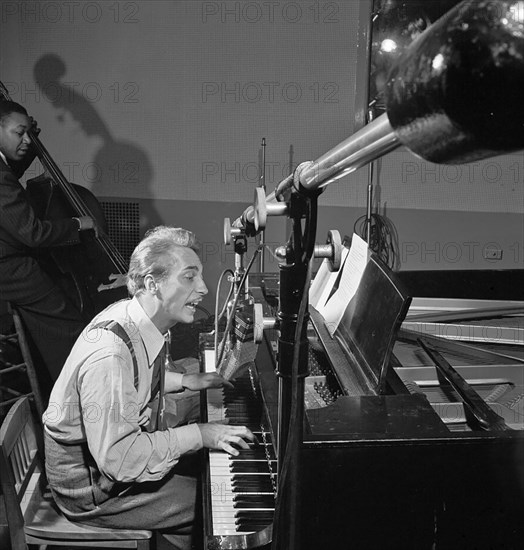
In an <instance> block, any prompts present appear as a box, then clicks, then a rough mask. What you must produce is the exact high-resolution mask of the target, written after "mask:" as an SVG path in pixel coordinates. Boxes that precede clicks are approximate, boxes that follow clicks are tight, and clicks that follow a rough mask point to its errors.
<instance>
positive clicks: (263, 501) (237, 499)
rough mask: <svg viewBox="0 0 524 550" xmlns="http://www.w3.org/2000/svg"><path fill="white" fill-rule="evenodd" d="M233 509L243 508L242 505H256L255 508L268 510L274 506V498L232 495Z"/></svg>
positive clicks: (255, 495)
mask: <svg viewBox="0 0 524 550" xmlns="http://www.w3.org/2000/svg"><path fill="white" fill-rule="evenodd" d="M233 502H234V503H235V504H234V507H235V508H236V507H237V504H238V507H239V508H244V507H245V506H242V505H243V504H258V506H256V507H257V508H269V507H274V506H275V497H274V496H273V495H269V494H268V495H262V494H256V493H254V494H250V495H234V496H233Z"/></svg>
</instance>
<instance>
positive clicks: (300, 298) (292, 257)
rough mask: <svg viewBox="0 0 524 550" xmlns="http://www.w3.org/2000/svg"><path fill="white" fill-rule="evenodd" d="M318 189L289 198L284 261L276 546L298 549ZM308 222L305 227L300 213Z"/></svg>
mask: <svg viewBox="0 0 524 550" xmlns="http://www.w3.org/2000/svg"><path fill="white" fill-rule="evenodd" d="M318 195H320V192H316V193H308V194H307V195H303V194H300V193H293V194H292V195H291V197H290V200H289V217H290V218H291V220H292V232H291V237H290V239H289V241H288V244H287V245H286V262H285V263H282V264H280V266H279V269H280V308H279V313H278V320H279V325H278V326H279V329H280V335H279V339H278V366H277V372H276V374H277V376H278V382H279V389H278V393H279V395H278V403H279V406H278V434H277V446H278V468H279V469H278V476H279V477H278V479H279V483H278V486H279V487H278V493H277V505H276V510H275V521H274V529H273V543H272V547H271V548H272V550H299V549H300V522H299V521H298V518H299V517H300V502H301V485H300V479H301V473H300V472H301V447H302V440H303V416H304V384H305V378H306V376H307V375H308V374H309V369H308V340H307V323H308V319H309V312H308V290H309V283H310V279H311V274H310V260H311V258H312V256H313V252H314V246H315V234H316V225H317V208H318ZM303 218H305V220H306V221H305V227H304V229H302V219H303Z"/></svg>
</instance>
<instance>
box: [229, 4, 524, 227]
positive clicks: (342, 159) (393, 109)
mask: <svg viewBox="0 0 524 550" xmlns="http://www.w3.org/2000/svg"><path fill="white" fill-rule="evenodd" d="M523 89H524V4H523V3H522V1H521V0H511V1H510V0H506V1H504V0H466V1H464V2H461V3H460V4H458V5H457V6H455V8H453V9H452V10H450V11H449V12H448V13H447V14H445V15H444V16H443V17H441V18H440V19H438V20H437V21H436V22H435V23H433V25H431V26H430V27H429V28H428V29H426V30H425V31H424V32H423V33H422V34H421V35H419V37H418V38H417V39H416V40H414V41H413V43H412V44H410V46H409V47H408V48H406V50H405V51H404V52H403V53H402V55H400V56H399V57H398V58H397V60H396V63H395V64H394V65H393V67H392V69H391V71H390V74H389V75H388V80H387V83H386V87H385V93H384V97H385V103H386V113H384V114H383V115H381V116H379V117H377V118H376V119H375V120H374V121H372V122H371V123H370V124H368V125H366V126H365V127H364V128H362V129H361V130H359V131H358V132H356V133H355V134H353V135H352V136H350V137H349V138H347V139H346V140H344V141H343V142H341V143H339V144H338V145H337V146H335V147H334V148H333V149H331V150H330V151H328V152H327V153H325V154H324V155H322V156H321V157H319V158H318V159H317V160H316V161H314V162H309V163H304V165H301V166H299V167H298V169H297V171H296V172H295V173H294V174H292V175H290V176H288V177H287V178H285V179H284V180H282V181H281V182H280V183H279V184H278V186H277V188H276V190H275V191H274V192H273V193H271V194H270V195H268V197H267V199H266V200H267V202H268V203H269V202H272V201H275V200H277V201H278V200H286V195H288V194H289V192H291V191H299V192H308V191H316V190H319V189H322V188H324V187H326V186H327V185H328V184H330V183H331V182H333V181H335V180H336V179H339V178H340V177H342V176H344V175H346V174H349V173H351V172H354V171H355V170H357V169H359V168H361V167H363V166H365V165H366V164H368V163H369V162H371V161H373V160H376V159H377V158H379V157H381V156H383V155H385V154H387V153H389V152H391V151H393V150H395V149H396V148H398V147H399V146H402V145H404V146H406V147H407V148H408V149H409V150H411V151H412V152H413V153H414V154H416V155H418V156H419V157H421V158H423V159H425V160H427V161H430V162H437V163H444V164H459V163H465V162H472V161H473V160H480V159H485V158H489V157H493V156H496V155H501V154H505V153H511V152H514V151H518V150H521V149H524V102H523V101H522V99H521V94H522V90H523ZM254 218H255V216H254V208H253V206H250V207H248V208H247V209H246V210H245V211H244V213H243V214H242V215H241V216H240V217H239V218H238V219H237V220H236V221H235V222H234V225H235V226H236V227H243V228H245V229H246V234H247V235H248V236H252V235H254V234H256V232H257V228H256V227H255V224H254V221H253V220H254Z"/></svg>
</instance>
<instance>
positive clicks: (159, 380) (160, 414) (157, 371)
mask: <svg viewBox="0 0 524 550" xmlns="http://www.w3.org/2000/svg"><path fill="white" fill-rule="evenodd" d="M168 345H169V344H168V341H167V339H166V341H165V342H164V345H163V346H162V349H161V350H160V353H159V354H158V355H157V357H156V359H155V362H154V363H153V375H152V377H151V398H154V397H155V396H156V394H157V393H158V409H157V412H156V427H155V429H157V430H165V423H164V409H165V399H164V379H165V371H166V364H167V362H168V360H169V352H168V349H169V348H168Z"/></svg>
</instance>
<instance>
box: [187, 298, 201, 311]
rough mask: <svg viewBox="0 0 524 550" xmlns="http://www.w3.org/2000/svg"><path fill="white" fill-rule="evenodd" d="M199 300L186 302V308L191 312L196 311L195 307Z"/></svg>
mask: <svg viewBox="0 0 524 550" xmlns="http://www.w3.org/2000/svg"><path fill="white" fill-rule="evenodd" d="M199 302H200V300H195V301H193V302H188V303H187V304H186V307H187V308H189V309H191V310H193V311H196V308H197V305H198V304H199Z"/></svg>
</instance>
